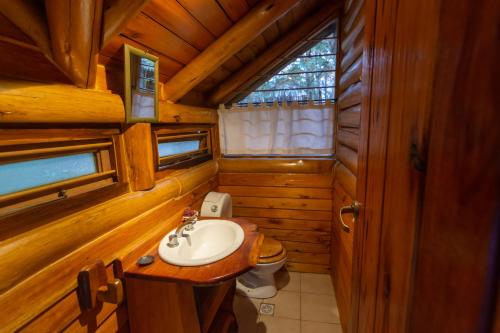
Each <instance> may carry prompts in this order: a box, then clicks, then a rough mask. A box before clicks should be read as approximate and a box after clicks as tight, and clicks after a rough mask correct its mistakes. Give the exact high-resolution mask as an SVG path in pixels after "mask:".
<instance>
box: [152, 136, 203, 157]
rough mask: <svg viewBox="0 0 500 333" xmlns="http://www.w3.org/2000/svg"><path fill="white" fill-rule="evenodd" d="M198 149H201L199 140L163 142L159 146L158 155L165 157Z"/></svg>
mask: <svg viewBox="0 0 500 333" xmlns="http://www.w3.org/2000/svg"><path fill="white" fill-rule="evenodd" d="M198 149H200V141H199V140H189V141H173V142H163V143H159V144H158V155H160V157H165V156H171V155H177V154H182V153H187V152H190V151H194V150H198Z"/></svg>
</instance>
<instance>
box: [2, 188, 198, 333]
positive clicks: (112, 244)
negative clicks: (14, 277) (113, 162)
mask: <svg viewBox="0 0 500 333" xmlns="http://www.w3.org/2000/svg"><path fill="white" fill-rule="evenodd" d="M157 190H158V186H157V187H156V188H155V190H153V191H157ZM153 191H151V192H153ZM194 191H196V189H194ZM194 191H193V192H194ZM200 195H201V194H200ZM169 198H171V199H169ZM144 199H146V200H147V198H144ZM150 199H151V198H150ZM160 199H161V200H160V204H159V205H158V206H154V207H153V208H152V209H150V210H145V213H144V214H140V215H139V216H137V217H135V218H133V219H131V220H129V221H127V222H126V223H124V224H122V225H121V226H120V227H118V228H116V229H114V230H113V231H111V232H109V233H107V234H105V235H104V236H102V237H99V238H96V239H95V240H94V241H92V242H89V243H87V244H85V245H84V246H83V247H81V248H79V249H78V250H77V251H74V252H72V253H70V254H69V255H67V256H65V257H64V258H61V259H60V260H57V261H53V262H52V264H51V265H45V266H44V268H43V269H42V270H41V271H39V272H37V273H36V274H34V275H32V276H30V277H29V278H28V279H26V280H24V281H22V282H21V283H19V284H17V285H16V286H15V287H14V288H12V289H10V290H8V292H6V293H3V294H2V295H1V296H0V306H2V311H3V313H4V314H5V316H1V317H0V325H1V327H2V328H4V329H5V330H6V331H14V330H15V328H19V327H20V326H22V325H25V324H26V323H27V322H29V321H30V320H31V319H33V318H34V317H35V316H36V315H38V314H40V313H41V312H42V311H43V310H45V309H48V308H49V307H52V306H53V305H54V304H56V303H57V302H58V301H60V300H63V299H64V297H65V296H66V295H69V294H70V293H71V292H74V291H75V288H76V278H75V277H76V276H77V274H78V272H79V271H80V269H81V268H82V267H83V266H85V265H88V264H90V263H92V262H94V261H95V260H97V259H101V260H103V261H104V262H105V264H106V265H109V264H110V263H111V262H112V261H113V260H115V259H117V258H126V257H127V256H129V255H130V256H131V257H132V260H130V261H128V262H129V263H133V262H135V260H136V258H137V257H138V255H139V254H141V253H144V252H145V251H147V249H148V248H150V247H151V246H152V244H154V243H157V242H158V241H159V240H160V239H161V238H162V237H163V236H164V235H165V233H166V232H168V231H169V230H170V229H172V228H173V227H175V226H176V225H177V224H178V223H179V221H180V217H181V215H182V212H183V209H184V207H186V206H188V205H190V203H191V202H192V200H195V199H193V195H192V194H191V193H188V194H186V195H184V196H183V197H177V198H176V197H168V196H167V197H163V198H160ZM112 201H113V200H112ZM155 201H156V200H155ZM156 203H158V202H157V201H156ZM115 204H117V202H115ZM131 204H132V201H129V202H128V203H125V204H121V205H120V204H118V207H117V208H118V209H121V210H127V209H123V207H125V206H126V207H127V208H128V209H129V210H130V208H131V207H132V205H131ZM142 204H143V208H145V207H147V205H145V202H142ZM134 206H135V205H134ZM107 208H108V210H107V213H112V209H109V208H110V207H107ZM101 209H102V207H101ZM98 210H99V209H98ZM83 220H85V217H83ZM67 235H72V234H71V233H68V234H67ZM67 235H66V237H67ZM138 235H140V236H138ZM47 244H50V243H47ZM144 244H146V245H147V246H146V247H144ZM45 247H47V245H45ZM53 260H54V259H53ZM2 273H3V271H2ZM46 281H52V283H51V284H49V285H47V284H46ZM28 304H29V306H24V305H28ZM57 304H59V303H57ZM60 310H61V311H62V312H63V313H68V314H69V313H73V314H77V313H79V311H80V309H79V308H78V309H77V310H76V311H75V310H74V309H73V310H70V309H68V308H66V307H64V308H60ZM54 313H56V312H54ZM58 314H59V315H60V314H61V312H58ZM42 316H43V315H42ZM56 317H57V316H55V317H51V318H52V320H56ZM58 320H63V319H57V321H58ZM63 327H64V326H63V325H61V326H59V329H56V330H57V331H59V330H61V329H62V328H63Z"/></svg>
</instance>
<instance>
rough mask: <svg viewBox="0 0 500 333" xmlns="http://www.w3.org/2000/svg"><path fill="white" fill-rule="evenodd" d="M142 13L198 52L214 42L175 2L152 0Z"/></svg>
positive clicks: (207, 32) (196, 21)
mask: <svg viewBox="0 0 500 333" xmlns="http://www.w3.org/2000/svg"><path fill="white" fill-rule="evenodd" d="M142 12H143V13H145V14H147V15H148V16H149V17H151V18H152V19H154V20H155V21H156V22H158V23H159V24H161V25H162V26H163V27H165V28H166V29H168V30H170V31H171V32H173V33H174V34H176V35H177V36H179V37H181V38H182V39H184V40H185V41H187V42H188V43H189V44H191V45H193V46H194V47H196V48H197V49H198V50H199V51H202V50H204V49H205V48H206V47H207V46H208V45H210V44H211V43H212V42H213V41H214V40H215V37H214V35H212V33H210V31H208V30H207V28H205V27H204V26H203V25H202V24H201V23H200V22H199V21H198V20H196V19H195V18H194V17H193V16H192V15H191V14H190V13H189V12H188V11H187V10H186V9H185V8H184V7H182V6H181V5H180V4H179V3H178V2H177V1H163V0H152V1H151V2H150V3H149V4H148V5H147V6H146V7H144V9H143V11H142Z"/></svg>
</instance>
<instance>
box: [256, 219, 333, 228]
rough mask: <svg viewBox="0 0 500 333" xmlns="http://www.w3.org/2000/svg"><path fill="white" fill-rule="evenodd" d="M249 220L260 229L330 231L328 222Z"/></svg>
mask: <svg viewBox="0 0 500 333" xmlns="http://www.w3.org/2000/svg"><path fill="white" fill-rule="evenodd" d="M251 220H252V223H255V224H257V225H258V226H259V227H261V228H269V229H287V230H307V231H324V232H329V231H330V230H331V222H330V221H313V220H292V219H280V218H268V217H251Z"/></svg>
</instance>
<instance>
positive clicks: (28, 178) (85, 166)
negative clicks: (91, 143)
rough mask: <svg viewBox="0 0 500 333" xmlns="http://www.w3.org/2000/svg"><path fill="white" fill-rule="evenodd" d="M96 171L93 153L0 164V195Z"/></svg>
mask: <svg viewBox="0 0 500 333" xmlns="http://www.w3.org/2000/svg"><path fill="white" fill-rule="evenodd" d="M96 172H97V166H96V161H95V156H94V154H93V153H83V154H75V155H69V156H62V157H51V158H44V159H39V160H32V161H23V162H15V163H8V164H3V165H0V195H4V194H8V193H14V192H18V191H22V190H26V189H29V188H33V187H37V186H41V185H47V184H51V183H56V182H60V181H63V180H67V179H71V178H76V177H80V176H84V175H90V174H93V173H96Z"/></svg>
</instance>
